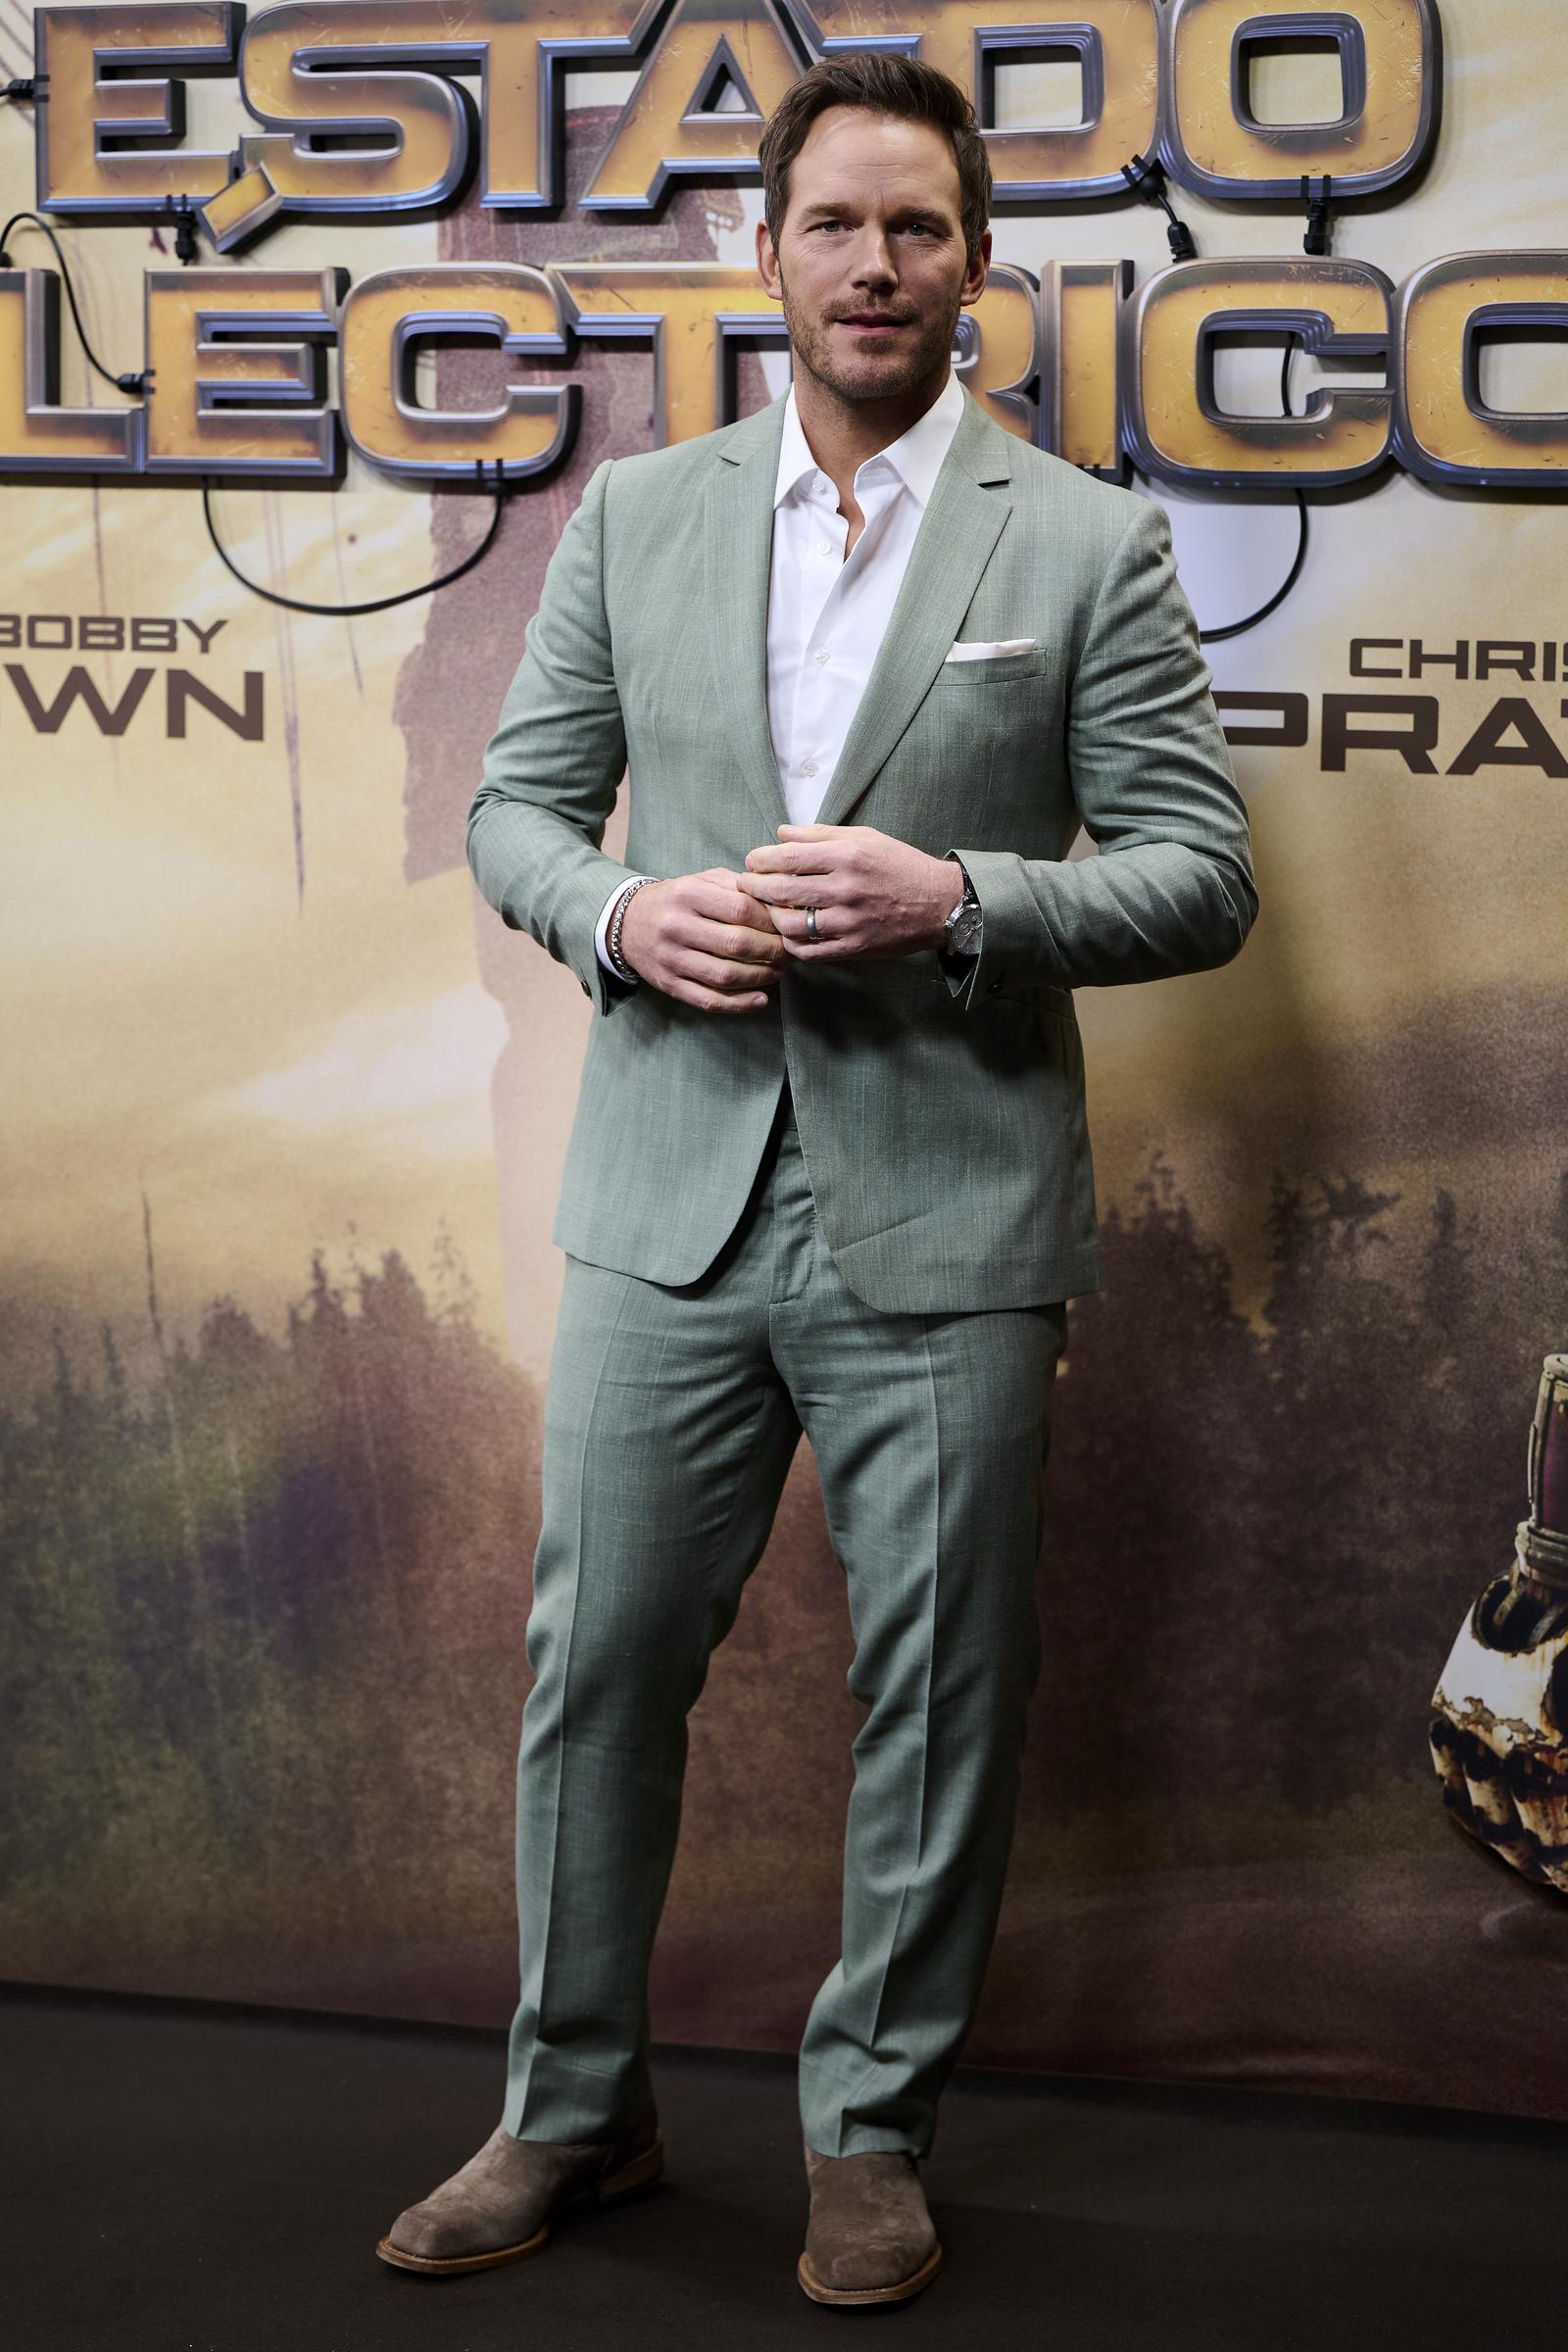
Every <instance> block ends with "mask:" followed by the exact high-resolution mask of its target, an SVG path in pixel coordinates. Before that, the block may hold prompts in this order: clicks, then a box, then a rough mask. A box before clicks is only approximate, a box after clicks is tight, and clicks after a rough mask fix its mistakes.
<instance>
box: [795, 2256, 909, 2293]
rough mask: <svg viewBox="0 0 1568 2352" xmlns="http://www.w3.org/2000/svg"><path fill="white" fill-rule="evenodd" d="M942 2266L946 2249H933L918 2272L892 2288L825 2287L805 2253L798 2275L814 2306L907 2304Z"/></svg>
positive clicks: (895, 2282) (798, 2266) (799, 2265)
mask: <svg viewBox="0 0 1568 2352" xmlns="http://www.w3.org/2000/svg"><path fill="white" fill-rule="evenodd" d="M941 2263H942V2248H941V2247H940V2246H933V2247H932V2249H931V2251H930V2253H929V2254H928V2255H927V2256H926V2258H925V2260H924V2262H922V2263H921V2265H920V2268H919V2269H918V2270H917V2271H911V2272H910V2274H909V2276H908V2278H897V2279H895V2280H894V2282H893V2284H892V2285H891V2286H824V2285H823V2284H822V2281H821V2279H820V2278H818V2277H817V2276H816V2273H815V2272H814V2271H813V2270H812V2268H811V2266H810V2264H809V2262H808V2261H807V2259H806V2256H805V2255H804V2254H803V2255H802V2256H801V2259H800V2261H799V2263H798V2264H797V2265H796V2269H795V2276H796V2277H797V2278H799V2280H800V2282H801V2284H802V2286H803V2287H804V2288H805V2289H806V2292H807V2293H808V2294H809V2296H810V2298H811V2301H812V2302H813V2303H905V2302H907V2300H908V2298H909V2297H910V2295H917V2294H918V2293H919V2292H920V2289H921V2288H922V2287H923V2286H929V2285H930V2283H931V2281H932V2279H933V2278H935V2277H936V2274H937V2272H938V2270H939V2269H940V2267H941Z"/></svg>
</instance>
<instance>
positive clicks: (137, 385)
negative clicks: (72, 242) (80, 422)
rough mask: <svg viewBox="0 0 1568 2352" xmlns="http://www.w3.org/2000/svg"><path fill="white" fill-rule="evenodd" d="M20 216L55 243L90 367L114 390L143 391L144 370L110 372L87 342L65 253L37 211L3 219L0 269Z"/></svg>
mask: <svg viewBox="0 0 1568 2352" xmlns="http://www.w3.org/2000/svg"><path fill="white" fill-rule="evenodd" d="M18 221H31V222H32V223H33V225H34V227H35V228H41V229H42V230H43V233H44V235H45V236H46V237H47V238H48V240H49V242H50V244H51V245H52V246H53V247H54V249H55V259H56V261H57V262H58V263H59V264H60V274H61V276H62V277H63V278H64V279H65V281H66V300H67V301H68V302H69V303H70V305H71V316H72V318H73V319H74V320H75V325H76V335H77V338H78V340H79V342H80V344H81V348H82V350H83V351H84V352H85V353H86V355H87V358H88V359H89V361H90V362H91V363H92V365H93V367H94V368H97V370H98V372H99V374H100V375H101V376H102V377H103V379H104V382H105V383H106V384H113V385H114V387H115V390H116V391H117V392H145V390H146V389H147V378H146V375H145V373H143V374H140V375H137V374H128V375H111V374H110V372H109V369H108V368H106V367H105V366H104V364H103V362H102V360H101V359H100V358H99V357H98V354H97V353H96V352H95V351H94V350H93V347H92V345H91V344H90V343H89V342H88V340H87V329H86V328H85V327H84V326H83V325H82V323H81V313H80V312H79V311H78V310H77V308H76V289H75V287H74V286H73V284H72V282H71V271H70V270H68V269H67V268H66V257H65V255H64V254H63V253H62V252H61V250H60V239H59V238H58V237H57V236H56V235H55V232H54V230H53V229H52V228H51V227H50V225H49V223H48V221H45V220H42V219H40V217H39V215H38V214H37V213H13V214H12V216H11V218H10V220H9V221H7V222H6V224H5V226H4V228H0V270H9V269H10V267H11V256H10V254H9V253H7V251H6V239H7V237H9V236H10V234H11V231H12V230H13V229H14V228H15V227H16V225H17V222H18Z"/></svg>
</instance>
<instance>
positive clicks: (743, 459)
mask: <svg viewBox="0 0 1568 2352" xmlns="http://www.w3.org/2000/svg"><path fill="white" fill-rule="evenodd" d="M788 397H789V395H788V393H787V392H783V393H780V395H779V397H778V399H777V400H775V401H771V402H769V404H768V406H767V407H766V408H765V409H759V410H757V411H756V413H755V414H754V415H753V416H751V417H745V418H743V419H742V421H741V422H740V423H739V424H738V425H736V426H735V427H734V428H733V430H732V431H730V432H729V433H728V434H727V435H726V436H725V440H724V446H723V448H722V450H721V451H720V452H719V463H717V464H716V465H714V466H711V469H710V471H709V475H708V485H707V489H706V491H705V494H704V514H703V604H704V606H705V608H706V610H707V613H708V642H709V649H710V652H711V657H712V665H713V696H714V701H715V703H716V706H717V709H718V712H719V716H720V719H721V721H722V724H723V734H724V739H725V741H726V743H727V746H728V749H729V751H730V754H731V756H732V757H733V758H734V759H735V760H737V761H738V762H739V765H740V770H741V774H742V776H743V777H744V779H745V782H746V784H747V786H748V788H749V789H750V791H751V794H752V797H753V799H754V800H755V801H756V803H757V806H758V809H759V812H760V815H761V817H762V819H763V821H764V824H765V826H766V831H765V832H764V833H763V835H762V839H763V840H764V841H771V840H772V839H773V837H774V830H775V828H776V827H777V826H779V825H781V824H783V823H784V822H785V821H786V819H787V818H788V816H789V809H788V806H787V804H786V802H785V799H784V794H783V790H782V787H781V786H780V784H779V780H778V760H777V758H776V757H775V755H774V751H773V738H772V735H771V733H770V732H769V729H768V722H767V587H768V574H769V570H770V568H771V564H772V549H773V487H774V484H775V483H776V481H777V480H778V453H779V444H780V442H781V441H782V440H783V438H784V404H785V401H786V400H787V399H788ZM671 617H672V618H673V619H675V620H676V621H677V623H678V622H679V619H680V616H679V615H678V614H676V615H672V616H671Z"/></svg>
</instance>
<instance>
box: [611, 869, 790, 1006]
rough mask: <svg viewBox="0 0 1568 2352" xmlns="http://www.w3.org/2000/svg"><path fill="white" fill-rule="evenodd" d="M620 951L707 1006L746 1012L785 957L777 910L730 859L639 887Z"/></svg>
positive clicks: (645, 972)
mask: <svg viewBox="0 0 1568 2352" xmlns="http://www.w3.org/2000/svg"><path fill="white" fill-rule="evenodd" d="M620 953H621V956H623V957H624V959H625V961H626V962H627V963H629V964H630V965H631V968H632V970H633V971H634V972H635V973H636V974H637V977H638V978H639V979H640V980H642V981H644V982H647V983H650V984H651V985H652V986H653V987H655V988H662V990H663V992H664V994H665V995H666V996H670V997H678V998H679V999H680V1001H681V1003H682V1004H683V1005H696V1006H697V1007H698V1009H699V1010H700V1011H702V1012H748V1011H751V1010H753V1009H754V1008H755V1007H756V1006H758V1005H765V1004H766V1003H767V998H766V996H765V995H764V994H760V993H759V992H760V991H763V990H765V989H766V988H767V987H768V986H769V985H770V984H771V983H772V982H773V981H774V980H776V979H777V978H778V975H779V972H780V970H781V969H782V968H783V965H784V963H785V961H786V959H787V951H786V949H785V946H784V943H783V941H782V940H781V939H780V937H779V935H778V933H777V931H776V930H775V929H774V927H773V921H772V917H771V916H770V915H769V913H768V910H767V908H766V907H764V906H763V905H762V904H761V903H760V900H757V899H754V898H752V897H750V896H749V894H748V893H747V892H746V891H744V890H742V888H741V886H740V883H739V880H738V879H737V877H736V876H735V875H734V874H733V873H731V872H730V871H729V869H728V868H727V867H726V866H722V865H711V866H708V867H706V868H705V869H704V871H703V872H702V873H700V874H676V875H675V876H674V877H673V878H672V879H671V880H669V881H667V882H645V883H644V884H643V886H642V888H641V890H634V891H633V892H632V895H631V899H630V901H629V903H628V905H627V907H626V911H625V914H624V916H623V917H622V919H621V926H620Z"/></svg>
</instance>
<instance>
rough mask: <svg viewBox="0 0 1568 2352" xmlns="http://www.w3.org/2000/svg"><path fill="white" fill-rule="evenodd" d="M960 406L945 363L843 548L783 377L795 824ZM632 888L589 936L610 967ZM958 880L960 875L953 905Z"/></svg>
mask: <svg viewBox="0 0 1568 2352" xmlns="http://www.w3.org/2000/svg"><path fill="white" fill-rule="evenodd" d="M962 414H963V389H962V386H961V385H960V384H959V382H958V379H957V377H956V375H955V374H954V373H953V370H952V368H949V370H948V376H947V381H946V382H945V383H944V385H943V387H942V390H941V391H940V392H939V393H938V394H937V397H936V399H935V400H934V401H933V402H932V403H931V406H930V407H929V408H928V409H927V410H926V412H925V414H924V416H922V417H916V419H915V421H914V423H913V424H911V425H910V426H909V429H908V431H907V432H906V433H901V434H900V436H899V438H898V439H897V441H892V442H890V443H889V444H888V446H887V448H886V449H879V450H878V451H877V452H876V455H875V456H874V457H869V458H865V459H862V461H861V463H860V464H859V465H858V466H857V467H856V469H855V485H854V487H855V503H856V505H857V506H858V508H859V510H860V513H861V515H863V516H864V521H863V523H862V526H861V529H860V535H859V537H858V539H857V540H856V542H855V545H854V547H853V548H851V550H850V553H849V555H848V557H847V558H846V556H845V553H844V548H845V542H846V541H847V539H848V538H849V535H850V525H849V521H848V518H847V517H846V516H845V515H841V514H840V513H839V511H838V505H839V494H838V492H837V490H836V489H835V488H834V486H833V483H832V481H831V480H830V479H829V477H828V476H827V475H826V474H825V473H824V472H823V471H822V470H821V468H820V466H818V465H817V462H816V460H815V458H814V457H813V456H812V455H811V451H810V446H809V443H808V441H807V438H806V435H805V433H804V431H803V430H802V427H801V419H800V415H799V412H798V410H797V408H796V405H795V387H794V385H793V384H791V386H790V389H789V396H788V398H787V399H786V401H785V403H784V432H783V437H782V439H781V441H780V443H779V453H778V476H777V480H776V482H775V484H774V489H773V548H772V558H771V563H770V565H769V571H768V588H767V722H768V731H769V733H770V734H771V736H772V739H773V752H774V757H775V758H776V760H777V761H778V780H779V783H780V785H781V786H782V787H783V792H784V804H785V807H786V808H787V809H788V810H789V819H790V822H791V824H794V825H809V824H812V823H814V822H815V819H816V812H817V810H818V809H820V808H821V806H822V802H823V798H824V796H825V795H826V792H827V788H828V786H829V784H831V782H832V781H833V771H834V769H835V768H836V767H837V765H838V761H839V754H840V753H841V752H842V751H843V749H844V739H845V737H846V735H848V733H849V731H850V721H851V719H852V718H853V717H854V716H855V713H856V710H857V708H858V704H859V700H860V697H861V695H862V694H863V693H864V691H865V682H866V679H867V678H868V677H869V676H870V674H871V663H872V662H873V661H874V660H875V659H876V652H877V648H878V647H879V646H880V644H881V643H882V639H883V635H884V633H885V632H886V629H887V625H888V618H889V615H890V614H891V613H892V611H893V604H894V599H895V598H896V597H897V595H898V593H899V588H900V585H901V583H902V581H903V579H904V572H905V566H906V565H907V563H908V561H909V550H910V549H911V548H912V547H913V545H914V534H915V532H916V531H917V530H918V529H919V527H920V518H921V516H922V515H924V513H925V510H926V504H927V502H928V500H929V499H930V496H931V492H932V489H933V487H934V486H935V483H936V478H937V474H938V471H939V470H940V468H941V466H942V461H943V459H944V458H945V457H946V456H947V454H948V450H949V448H950V446H951V444H952V441H953V436H954V434H955V432H956V430H957V425H958V419H959V417H961V416H962ZM649 879H650V880H657V879H658V877H657V876H652V875H651V876H650V877H649ZM629 887H630V886H629V884H627V883H626V882H624V881H621V882H617V883H616V885H615V887H614V889H613V891H612V892H611V894H610V896H609V898H608V899H607V900H606V901H605V905H604V909H603V911H602V913H601V914H600V917H599V922H598V926H597V929H596V931H595V934H594V944H595V947H596V949H597V950H598V955H599V960H600V962H601V963H602V964H604V965H605V967H606V968H607V970H613V968H614V967H613V964H612V963H611V961H610V954H609V949H608V947H607V945H606V934H607V933H608V931H609V928H610V919H611V916H612V914H613V911H614V906H615V901H616V900H617V899H618V898H619V897H620V895H621V893H622V892H623V891H624V890H626V889H628V888H629ZM961 887H962V879H961V876H960V877H958V878H957V879H956V884H955V891H956V892H957V891H958V890H961ZM955 904H956V897H955Z"/></svg>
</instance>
